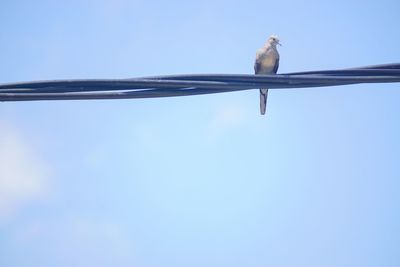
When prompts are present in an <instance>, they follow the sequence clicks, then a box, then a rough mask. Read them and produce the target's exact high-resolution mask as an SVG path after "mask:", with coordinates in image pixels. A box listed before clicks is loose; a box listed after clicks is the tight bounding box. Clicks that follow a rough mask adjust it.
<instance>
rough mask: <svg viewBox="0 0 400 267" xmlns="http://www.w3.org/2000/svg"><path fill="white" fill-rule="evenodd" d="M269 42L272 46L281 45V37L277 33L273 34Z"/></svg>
mask: <svg viewBox="0 0 400 267" xmlns="http://www.w3.org/2000/svg"><path fill="white" fill-rule="evenodd" d="M267 43H268V44H270V45H272V46H274V47H276V45H281V43H280V42H279V37H278V36H277V35H275V34H273V35H271V36H270V37H269V38H268V41H267Z"/></svg>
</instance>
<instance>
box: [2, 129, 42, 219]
mask: <svg viewBox="0 0 400 267" xmlns="http://www.w3.org/2000/svg"><path fill="white" fill-rule="evenodd" d="M47 177H48V167H47V166H46V164H45V163H44V162H43V161H42V160H40V159H39V158H38V157H37V156H36V155H35V153H34V151H32V149H31V148H30V147H29V146H28V145H27V144H26V142H25V141H24V139H23V138H22V137H21V136H20V134H19V133H18V132H17V131H16V130H15V129H13V128H12V127H10V126H9V125H7V124H5V123H4V122H1V121H0V219H2V218H4V217H5V216H7V215H10V214H12V213H13V212H14V211H15V210H16V209H18V208H19V207H21V205H23V204H24V203H25V202H26V201H28V200H31V199H33V198H35V197H38V196H41V195H43V194H45V193H46V190H47Z"/></svg>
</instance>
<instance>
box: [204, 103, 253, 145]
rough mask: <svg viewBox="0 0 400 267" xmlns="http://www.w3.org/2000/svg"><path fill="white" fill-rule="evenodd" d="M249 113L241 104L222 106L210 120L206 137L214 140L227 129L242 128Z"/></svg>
mask: <svg viewBox="0 0 400 267" xmlns="http://www.w3.org/2000/svg"><path fill="white" fill-rule="evenodd" d="M247 114H248V111H247V109H246V108H245V107H244V106H242V105H239V104H237V105H233V104H232V105H225V106H222V107H220V108H219V109H217V110H216V111H215V112H214V115H213V117H212V118H211V120H210V123H209V125H208V127H207V129H206V138H207V139H208V140H213V139H216V138H218V137H220V136H221V135H223V134H224V133H226V132H227V131H230V130H233V129H237V128H240V127H241V126H242V125H243V124H244V122H245V119H246V116H247Z"/></svg>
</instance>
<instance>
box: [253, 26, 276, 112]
mask: <svg viewBox="0 0 400 267" xmlns="http://www.w3.org/2000/svg"><path fill="white" fill-rule="evenodd" d="M277 45H281V43H280V42H279V38H278V36H277V35H275V34H273V35H271V36H270V37H269V38H268V40H267V42H265V44H264V46H263V47H262V48H260V49H258V50H257V54H256V61H255V63H254V73H255V74H256V75H259V74H276V73H277V71H278V68H279V53H278V50H277V48H276V46H277ZM267 98H268V89H267V88H260V113H261V115H264V114H265V111H266V108H267Z"/></svg>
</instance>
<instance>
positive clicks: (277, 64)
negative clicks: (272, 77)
mask: <svg viewBox="0 0 400 267" xmlns="http://www.w3.org/2000/svg"><path fill="white" fill-rule="evenodd" d="M278 68H279V58H277V59H276V61H275V66H274V70H273V71H274V73H275V74H276V73H277V72H278Z"/></svg>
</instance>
